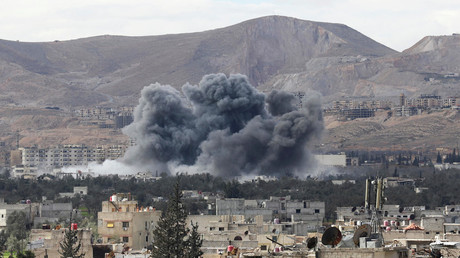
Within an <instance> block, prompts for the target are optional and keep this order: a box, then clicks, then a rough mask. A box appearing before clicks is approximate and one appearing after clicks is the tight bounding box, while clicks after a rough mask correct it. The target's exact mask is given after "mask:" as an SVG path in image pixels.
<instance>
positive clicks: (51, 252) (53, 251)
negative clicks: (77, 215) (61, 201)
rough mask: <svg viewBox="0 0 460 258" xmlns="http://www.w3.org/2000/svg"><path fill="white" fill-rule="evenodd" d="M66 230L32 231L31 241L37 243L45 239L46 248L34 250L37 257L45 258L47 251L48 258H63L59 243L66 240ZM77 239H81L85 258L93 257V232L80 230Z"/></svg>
mask: <svg viewBox="0 0 460 258" xmlns="http://www.w3.org/2000/svg"><path fill="white" fill-rule="evenodd" d="M65 230H66V229H60V230H51V229H32V231H31V234H30V240H31V241H36V240H39V239H44V246H43V247H42V248H37V249H34V250H32V251H33V252H34V254H35V257H37V258H42V257H44V256H45V249H46V252H47V254H48V257H61V255H60V254H59V252H58V250H59V243H60V242H62V241H63V240H64V235H65ZM77 237H78V238H79V239H81V245H82V247H81V248H82V251H83V252H84V253H85V256H84V257H85V258H92V257H93V248H92V246H91V231H90V230H86V229H79V230H78V234H77Z"/></svg>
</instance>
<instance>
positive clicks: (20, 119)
mask: <svg viewBox="0 0 460 258" xmlns="http://www.w3.org/2000/svg"><path fill="white" fill-rule="evenodd" d="M459 63H460V35H456V34H454V35H452V36H428V37H425V38H423V39H421V40H420V41H419V42H417V43H416V44H415V45H414V46H412V47H410V48H408V49H407V50H405V51H403V52H401V53H399V52H397V51H394V50H392V49H390V48H388V47H386V46H384V45H382V44H379V43H378V42H375V41H373V40H372V39H370V38H368V37H366V36H365V35H363V34H361V33H359V32H357V31H356V30H353V29H352V28H349V27H347V26H346V25H342V24H332V23H322V22H312V21H305V20H299V19H294V18H289V17H282V16H268V17H262V18H258V19H253V20H249V21H245V22H242V23H239V24H236V25H233V26H230V27H226V28H221V29H215V30H210V31H204V32H197V33H187V34H175V35H163V36H146V37H123V36H109V35H105V36H98V37H92V38H83V39H77V40H69V41H54V42H41V43H30V42H17V41H5V40H0V107H1V108H0V114H2V115H1V116H0V129H1V130H0V141H4V142H7V143H12V144H14V143H15V141H16V134H17V132H19V134H20V135H21V142H20V144H21V146H22V145H24V146H30V145H32V144H40V145H46V144H59V143H85V144H89V145H91V144H115V143H122V142H124V141H126V140H127V139H126V137H125V136H123V135H121V133H120V132H118V131H111V130H106V129H101V128H95V127H94V126H93V127H92V128H88V126H87V123H86V121H81V120H78V119H77V118H74V117H72V115H71V113H69V112H68V109H67V108H68V107H84V106H85V107H88V106H96V105H98V106H116V105H136V104H137V103H138V98H139V95H140V90H141V89H142V88H143V87H144V86H146V85H149V84H151V83H155V82H159V83H161V84H170V85H172V86H173V87H176V88H178V89H180V87H181V86H182V85H183V84H185V83H187V82H189V83H192V84H197V83H199V81H200V80H201V78H202V76H203V75H205V74H209V73H217V72H223V73H226V74H229V73H242V74H245V75H247V76H248V77H249V79H250V81H251V82H252V83H253V85H254V86H256V87H258V88H259V89H260V90H262V91H264V92H269V91H271V90H273V89H277V90H279V89H284V90H288V91H304V92H307V93H308V92H309V91H316V92H320V93H321V94H322V95H323V103H324V104H325V105H328V104H329V103H331V101H332V100H339V99H342V98H348V97H354V98H357V97H364V98H367V97H373V98H377V99H389V98H393V100H396V97H398V96H399V95H400V94H401V93H404V94H406V95H407V96H408V97H417V96H419V95H420V94H424V93H425V94H430V93H437V94H439V95H441V96H443V97H447V96H452V95H457V96H458V94H459V84H460V76H459V74H460V66H459V65H458V64H459ZM45 106H53V107H54V106H57V107H61V110H60V111H55V110H54V109H51V110H50V109H46V108H41V109H39V108H38V107H45ZM459 121H460V119H459V115H458V111H436V112H433V113H431V114H430V113H428V114H423V115H421V116H414V117H411V118H406V117H392V118H389V119H388V118H387V112H386V111H385V112H383V113H381V114H379V115H377V116H376V117H375V118H370V119H357V120H355V121H342V122H340V121H336V119H335V117H325V125H326V129H327V132H326V133H325V138H324V139H323V141H322V143H324V148H325V150H338V149H350V150H352V149H376V150H377V149H392V150H396V149H397V148H403V149H413V150H420V149H428V150H433V148H435V147H437V146H444V147H450V148H454V147H455V146H456V144H458V143H457V142H458V134H459V133H460V132H459V130H458V128H460V125H459V123H460V122H459ZM382 139H385V140H384V141H383V140H382Z"/></svg>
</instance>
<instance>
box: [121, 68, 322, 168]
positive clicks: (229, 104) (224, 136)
mask: <svg viewBox="0 0 460 258" xmlns="http://www.w3.org/2000/svg"><path fill="white" fill-rule="evenodd" d="M182 91H183V93H184V95H185V98H183V97H181V94H180V92H178V91H177V90H175V89H173V88H172V87H170V86H162V85H159V84H158V83H157V84H153V85H150V86H148V87H145V88H144V89H143V90H142V94H141V95H142V96H141V98H140V100H139V105H138V106H137V107H136V109H135V113H134V122H133V123H132V124H131V125H129V126H128V127H126V128H125V129H124V130H123V132H124V133H125V134H127V135H128V136H130V137H131V138H133V139H134V140H135V142H136V145H135V146H133V147H131V148H130V149H129V150H128V151H127V153H126V155H125V158H124V161H125V162H127V163H129V164H133V165H146V164H158V163H162V164H167V163H174V164H177V165H195V166H198V167H203V168H206V171H213V172H214V174H216V175H221V176H239V175H242V174H248V173H253V174H265V175H282V174H285V173H291V174H302V173H304V172H305V171H304V168H305V167H306V165H307V162H308V160H309V155H308V151H307V149H306V147H307V145H308V143H309V142H310V140H311V139H312V138H313V137H318V136H319V134H320V132H321V131H322V129H323V123H322V116H321V105H320V102H319V98H311V99H310V101H307V103H306V107H304V108H302V109H300V110H298V109H297V107H296V106H295V97H294V96H293V95H292V94H290V93H287V92H281V91H280V92H277V91H274V92H272V93H270V94H269V96H268V97H267V104H268V112H267V110H266V108H265V106H266V104H265V95H264V94H262V93H260V92H258V91H257V90H256V89H255V88H254V87H252V86H251V85H250V84H249V82H248V80H247V78H246V77H245V76H243V75H230V76H229V77H228V78H227V76H225V75H224V74H210V75H206V76H204V77H203V79H202V80H201V82H200V84H199V85H198V86H193V85H189V84H186V85H184V86H183V87H182Z"/></svg>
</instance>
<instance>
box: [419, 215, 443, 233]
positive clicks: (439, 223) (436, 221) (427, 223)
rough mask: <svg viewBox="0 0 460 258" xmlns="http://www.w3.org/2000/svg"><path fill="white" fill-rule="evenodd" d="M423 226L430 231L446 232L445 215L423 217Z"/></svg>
mask: <svg viewBox="0 0 460 258" xmlns="http://www.w3.org/2000/svg"><path fill="white" fill-rule="evenodd" d="M421 226H422V228H424V229H425V231H429V232H438V233H439V234H442V233H444V232H443V231H444V217H443V216H430V217H423V218H422V222H421Z"/></svg>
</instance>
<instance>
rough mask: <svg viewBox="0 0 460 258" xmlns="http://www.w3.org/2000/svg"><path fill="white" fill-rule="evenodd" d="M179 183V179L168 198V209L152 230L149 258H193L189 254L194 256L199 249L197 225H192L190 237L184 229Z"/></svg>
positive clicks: (184, 215) (187, 230)
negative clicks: (152, 239)
mask: <svg viewBox="0 0 460 258" xmlns="http://www.w3.org/2000/svg"><path fill="white" fill-rule="evenodd" d="M179 183H180V178H178V179H177V181H176V184H175V186H174V191H173V194H172V195H171V196H170V197H169V200H168V207H167V208H166V210H165V211H164V212H163V213H162V214H161V217H160V220H159V221H158V225H157V226H156V227H155V229H154V230H153V236H154V243H153V250H152V255H151V257H158V258H160V257H161V258H163V257H175V258H181V257H193V256H190V254H192V253H193V255H195V254H196V250H197V249H200V248H201V242H200V241H201V240H200V239H199V236H198V238H197V235H198V233H197V232H196V230H197V228H198V225H194V226H193V225H192V226H193V228H192V232H191V233H192V235H191V236H189V233H190V229H188V228H187V227H186V219H187V212H186V210H185V205H184V204H183V203H182V191H181V190H180V187H179ZM195 227H196V228H195ZM190 241H194V243H190ZM192 247H193V248H192ZM192 249H193V251H192Z"/></svg>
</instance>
